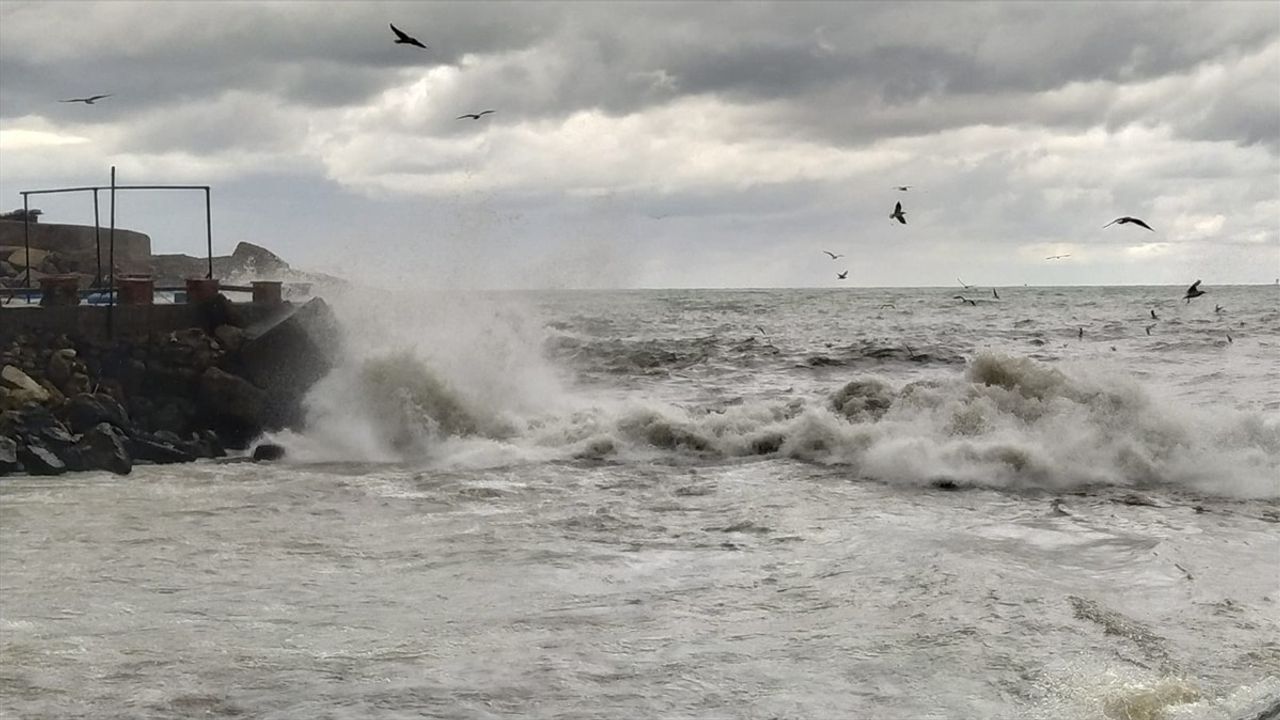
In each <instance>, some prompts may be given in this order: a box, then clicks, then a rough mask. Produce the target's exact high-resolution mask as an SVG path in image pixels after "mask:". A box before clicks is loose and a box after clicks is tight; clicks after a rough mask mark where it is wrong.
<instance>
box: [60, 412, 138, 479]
mask: <svg viewBox="0 0 1280 720" xmlns="http://www.w3.org/2000/svg"><path fill="white" fill-rule="evenodd" d="M74 453H75V456H76V457H75V464H76V466H77V467H76V469H78V470H110V471H111V472H113V473H116V474H117V475H128V474H129V472H130V471H131V470H133V456H132V455H130V454H129V439H128V438H127V437H125V434H124V432H123V431H122V430H120V429H119V428H117V427H115V426H114V425H112V424H110V423H105V422H104V423H98V424H97V425H95V426H94V427H92V428H90V429H89V431H88V432H86V433H85V434H84V435H83V436H82V437H81V438H80V442H78V443H76V446H75V448H74Z"/></svg>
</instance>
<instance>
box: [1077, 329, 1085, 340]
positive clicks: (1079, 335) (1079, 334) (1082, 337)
mask: <svg viewBox="0 0 1280 720" xmlns="http://www.w3.org/2000/svg"><path fill="white" fill-rule="evenodd" d="M1076 337H1077V338H1079V339H1080V340H1083V339H1084V328H1080V332H1078V333H1076Z"/></svg>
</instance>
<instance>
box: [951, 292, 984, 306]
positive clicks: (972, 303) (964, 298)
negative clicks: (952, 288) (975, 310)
mask: <svg viewBox="0 0 1280 720" xmlns="http://www.w3.org/2000/svg"><path fill="white" fill-rule="evenodd" d="M951 297H952V299H953V300H959V301H960V302H967V303H969V304H970V305H972V306H974V307H978V303H976V302H974V301H973V300H970V299H969V298H967V297H965V296H963V295H952V296H951Z"/></svg>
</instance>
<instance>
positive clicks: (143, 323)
mask: <svg viewBox="0 0 1280 720" xmlns="http://www.w3.org/2000/svg"><path fill="white" fill-rule="evenodd" d="M234 308H235V313H236V319H237V321H238V323H237V324H241V325H245V326H248V325H252V324H254V323H258V322H263V321H266V320H270V319H272V318H275V317H279V316H281V315H284V314H287V313H289V312H291V311H292V306H291V305H289V304H284V305H266V304H259V303H236V304H235V305H234ZM204 320H205V318H204V317H203V315H202V314H201V310H200V306H199V305H192V304H180V305H117V306H116V307H114V308H110V307H103V306H99V305H65V306H48V307H16V308H15V307H0V338H6V337H12V336H14V335H17V334H19V333H44V332H51V333H62V334H66V335H67V336H69V337H83V338H94V339H107V338H109V337H132V336H138V335H147V334H150V333H168V332H173V331H174V330H183V329H185V328H190V327H200V326H201V325H203V324H204Z"/></svg>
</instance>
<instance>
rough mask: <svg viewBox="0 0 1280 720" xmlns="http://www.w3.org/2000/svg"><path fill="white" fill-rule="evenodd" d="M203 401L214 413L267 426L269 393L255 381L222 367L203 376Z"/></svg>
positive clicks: (255, 424) (256, 425)
mask: <svg viewBox="0 0 1280 720" xmlns="http://www.w3.org/2000/svg"><path fill="white" fill-rule="evenodd" d="M200 403H201V405H202V406H203V407H204V408H205V410H207V411H208V412H209V413H210V414H211V415H213V416H214V417H215V418H218V419H221V420H231V421H234V422H237V423H240V424H242V425H245V426H251V427H259V428H260V427H263V426H264V424H265V422H266V419H267V415H266V410H267V395H266V393H264V392H263V391H262V390H260V389H258V388H257V387H255V386H254V385H253V383H251V382H249V381H248V380H245V379H244V378H242V377H239V376H237V375H232V374H231V373H229V372H226V371H224V370H221V369H219V368H209V369H208V370H205V371H204V375H202V376H201V377H200Z"/></svg>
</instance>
